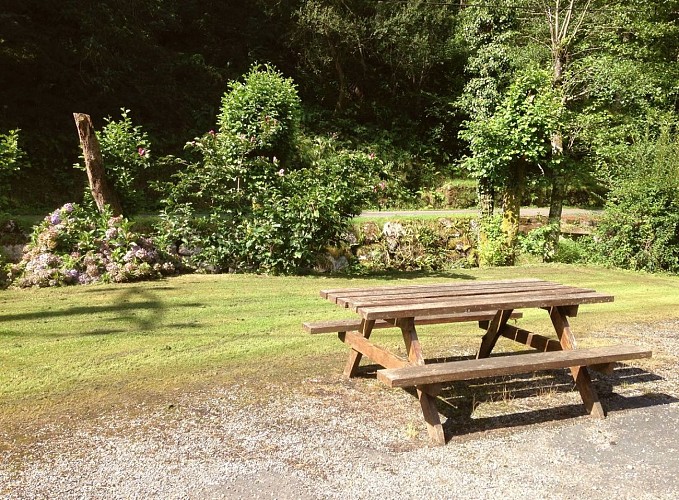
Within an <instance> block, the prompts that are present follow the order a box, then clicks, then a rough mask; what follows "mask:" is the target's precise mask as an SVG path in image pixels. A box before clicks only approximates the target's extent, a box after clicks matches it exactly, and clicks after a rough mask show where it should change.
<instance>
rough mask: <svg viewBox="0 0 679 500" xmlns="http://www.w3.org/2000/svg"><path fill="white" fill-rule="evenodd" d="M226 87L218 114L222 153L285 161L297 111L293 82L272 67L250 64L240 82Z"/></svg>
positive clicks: (291, 149) (290, 149) (291, 147)
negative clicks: (274, 158) (275, 158)
mask: <svg viewBox="0 0 679 500" xmlns="http://www.w3.org/2000/svg"><path fill="white" fill-rule="evenodd" d="M229 87H230V89H229V91H228V92H227V93H225V94H224V96H223V97H222V108H221V113H220V115H219V117H218V122H219V141H221V142H222V143H223V146H224V149H225V150H226V151H225V152H226V153H230V154H233V152H238V153H245V154H246V155H247V156H251V157H254V156H265V157H267V158H273V157H274V156H276V157H277V158H278V159H279V160H281V161H283V162H285V161H287V160H288V158H289V157H290V154H291V153H293V152H294V147H295V141H296V135H297V132H298V127H299V120H300V114H301V108H300V99H299V96H298V95H297V89H296V87H295V84H294V83H293V81H292V80H291V79H286V78H284V77H283V75H282V74H281V73H280V72H278V71H276V69H274V68H273V67H272V66H268V65H265V66H253V67H252V68H251V69H250V72H249V73H248V74H247V75H245V78H244V81H243V82H238V81H235V82H231V83H230V85H229Z"/></svg>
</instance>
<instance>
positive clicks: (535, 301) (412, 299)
mask: <svg viewBox="0 0 679 500" xmlns="http://www.w3.org/2000/svg"><path fill="white" fill-rule="evenodd" d="M321 296H322V297H324V298H326V299H328V300H329V301H331V302H334V303H336V304H338V305H339V306H341V307H347V308H350V309H352V310H354V311H355V312H357V313H358V314H359V315H360V316H361V317H362V318H363V319H366V320H377V319H397V318H410V317H423V316H431V315H437V314H454V313H465V312H474V311H483V310H509V309H522V308H528V307H554V306H578V305H580V304H594V303H600V302H612V301H613V296H612V295H609V294H604V293H599V292H596V291H594V290H591V289H586V288H579V287H574V286H569V285H562V284H559V283H554V282H551V281H545V280H541V279H537V278H520V279H512V280H497V281H462V282H451V283H437V284H430V285H400V286H381V287H367V288H366V287H364V288H339V289H330V290H322V291H321Z"/></svg>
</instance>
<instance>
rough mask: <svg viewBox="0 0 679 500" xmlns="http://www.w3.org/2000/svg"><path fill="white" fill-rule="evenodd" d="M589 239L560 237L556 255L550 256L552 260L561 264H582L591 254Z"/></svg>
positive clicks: (587, 260)
mask: <svg viewBox="0 0 679 500" xmlns="http://www.w3.org/2000/svg"><path fill="white" fill-rule="evenodd" d="M590 241H591V239H588V238H584V237H583V238H579V239H577V240H572V239H570V238H560V239H559V246H558V249H557V251H556V255H554V257H553V258H552V261H553V262H560V263H561V264H584V263H587V262H589V261H590V260H591V259H590V254H591V244H590Z"/></svg>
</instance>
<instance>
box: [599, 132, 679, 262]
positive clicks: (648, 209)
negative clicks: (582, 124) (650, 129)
mask: <svg viewBox="0 0 679 500" xmlns="http://www.w3.org/2000/svg"><path fill="white" fill-rule="evenodd" d="M626 159H627V161H626V162H624V167H621V168H624V169H625V170H624V171H623V173H622V175H620V176H619V177H618V178H617V179H616V180H615V181H614V186H613V189H612V191H611V195H610V197H609V200H608V203H607V204H606V208H605V212H604V217H603V219H602V221H601V223H600V225H599V228H598V236H599V241H598V242H597V246H596V249H597V252H598V253H599V254H600V258H601V259H602V260H603V261H604V262H606V263H609V264H612V265H615V266H619V267H624V268H628V269H643V270H646V271H671V272H675V273H676V272H679V139H678V138H677V137H676V135H670V134H669V133H667V132H666V133H664V134H662V135H661V136H660V138H658V139H657V140H648V139H647V138H643V139H640V140H638V141H636V142H635V143H634V144H633V145H632V146H631V147H630V148H629V150H628V151H627V157H626Z"/></svg>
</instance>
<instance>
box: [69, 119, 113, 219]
mask: <svg viewBox="0 0 679 500" xmlns="http://www.w3.org/2000/svg"><path fill="white" fill-rule="evenodd" d="M73 118H74V119H75V125H76V127H77V128H78V135H79V136H80V146H81V147H82V149H83V156H84V157H85V169H86V170H87V179H88V181H89V183H90V190H91V191H92V197H93V198H94V201H95V203H96V204H97V208H98V209H99V211H100V212H103V211H104V207H105V206H106V205H109V206H110V207H111V211H112V212H113V215H122V213H123V209H122V206H121V205H120V201H119V200H118V196H116V193H115V191H114V190H113V188H111V186H110V185H109V184H108V182H106V172H105V170H104V160H103V158H102V156H101V148H100V147H99V141H98V140H97V136H96V135H95V133H94V127H93V126H92V120H91V119H90V115H86V114H84V113H73Z"/></svg>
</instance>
